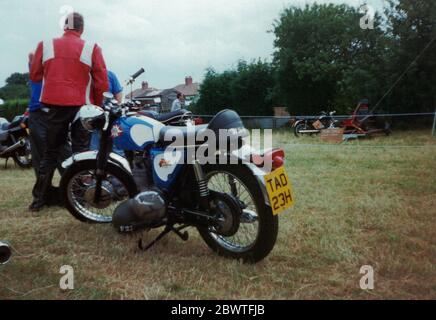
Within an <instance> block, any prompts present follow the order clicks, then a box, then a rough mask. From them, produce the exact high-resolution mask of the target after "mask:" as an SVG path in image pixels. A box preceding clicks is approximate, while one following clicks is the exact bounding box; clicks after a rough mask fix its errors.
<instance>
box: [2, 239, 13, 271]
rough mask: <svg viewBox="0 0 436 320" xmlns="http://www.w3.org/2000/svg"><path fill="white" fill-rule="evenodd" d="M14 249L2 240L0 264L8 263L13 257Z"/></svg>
mask: <svg viewBox="0 0 436 320" xmlns="http://www.w3.org/2000/svg"><path fill="white" fill-rule="evenodd" d="M11 255H12V251H11V248H10V247H9V245H8V244H7V243H4V242H1V241H0V265H1V264H6V263H8V261H9V260H10V259H11Z"/></svg>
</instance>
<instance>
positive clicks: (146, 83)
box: [142, 81, 148, 90]
mask: <svg viewBox="0 0 436 320" xmlns="http://www.w3.org/2000/svg"><path fill="white" fill-rule="evenodd" d="M147 89H148V82H147V81H142V90H147Z"/></svg>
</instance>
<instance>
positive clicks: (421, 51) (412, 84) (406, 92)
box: [386, 0, 436, 112]
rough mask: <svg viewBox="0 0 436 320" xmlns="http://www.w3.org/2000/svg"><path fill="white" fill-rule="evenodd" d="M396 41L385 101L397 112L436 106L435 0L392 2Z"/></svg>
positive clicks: (390, 19) (390, 11)
mask: <svg viewBox="0 0 436 320" xmlns="http://www.w3.org/2000/svg"><path fill="white" fill-rule="evenodd" d="M386 14H387V16H388V26H389V28H388V31H389V33H390V36H391V37H392V39H393V42H394V44H395V45H394V47H393V49H394V57H393V59H392V60H391V64H390V74H391V77H390V79H389V83H390V84H391V85H394V84H395V86H394V87H393V89H392V90H391V91H390V94H389V95H388V96H387V98H386V101H387V103H388V104H389V105H390V109H391V110H395V111H398V112H429V111H430V112H433V111H434V109H435V106H436V28H435V24H436V1H416V0H395V1H394V0H391V1H390V7H389V9H388V10H387V12H386Z"/></svg>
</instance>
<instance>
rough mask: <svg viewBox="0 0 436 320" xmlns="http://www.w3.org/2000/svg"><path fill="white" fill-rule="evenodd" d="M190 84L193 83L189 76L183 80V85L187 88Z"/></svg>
mask: <svg viewBox="0 0 436 320" xmlns="http://www.w3.org/2000/svg"><path fill="white" fill-rule="evenodd" d="M192 83H193V80H192V77H191V76H189V77H186V78H185V85H187V86H189V85H191V84H192Z"/></svg>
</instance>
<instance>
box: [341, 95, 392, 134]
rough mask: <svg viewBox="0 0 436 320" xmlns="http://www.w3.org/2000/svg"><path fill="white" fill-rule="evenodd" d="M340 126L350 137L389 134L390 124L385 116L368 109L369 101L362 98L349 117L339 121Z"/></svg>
mask: <svg viewBox="0 0 436 320" xmlns="http://www.w3.org/2000/svg"><path fill="white" fill-rule="evenodd" d="M340 127H342V128H344V134H345V135H347V136H351V137H368V136H371V135H373V134H378V133H383V134H385V135H386V136H389V135H390V134H391V133H392V131H391V124H390V123H389V122H388V121H387V119H385V117H379V116H376V115H375V114H374V113H373V112H372V111H371V110H370V109H369V101H368V100H367V99H363V100H361V101H360V102H359V104H358V105H357V107H356V109H354V111H353V114H352V115H351V117H350V118H349V119H345V120H343V121H342V122H341V124H340Z"/></svg>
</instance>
